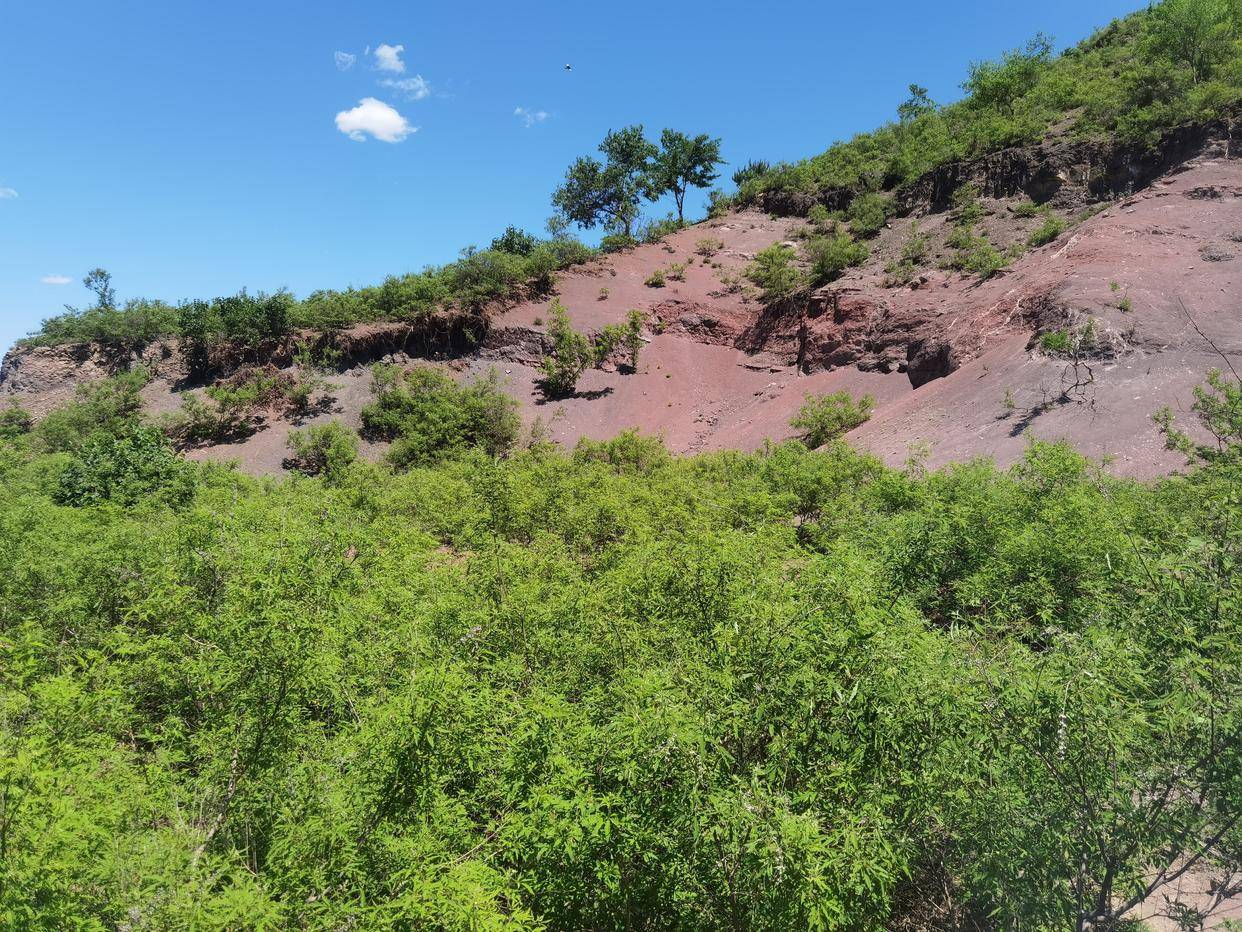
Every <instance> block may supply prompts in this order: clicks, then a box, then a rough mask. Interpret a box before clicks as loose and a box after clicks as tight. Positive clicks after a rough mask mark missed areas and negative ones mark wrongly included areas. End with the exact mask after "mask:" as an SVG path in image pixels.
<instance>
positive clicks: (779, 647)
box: [0, 376, 1242, 932]
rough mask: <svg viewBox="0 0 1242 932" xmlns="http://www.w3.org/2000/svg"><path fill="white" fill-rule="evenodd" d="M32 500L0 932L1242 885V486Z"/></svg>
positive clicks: (766, 470)
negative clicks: (1174, 876) (1181, 883)
mask: <svg viewBox="0 0 1242 932" xmlns="http://www.w3.org/2000/svg"><path fill="white" fill-rule="evenodd" d="M415 378H416V380H419V381H420V384H421V380H423V379H426V378H427V377H426V376H416V377H415ZM405 382H406V380H405V377H401V378H400V379H399V380H398V379H396V378H393V379H388V380H387V381H386V384H389V385H391V386H393V387H392V388H391V389H390V390H391V391H394V392H395V391H398V387H397V386H398V384H401V385H402V386H404V387H401V388H400V389H399V390H400V391H404V392H407V393H408V394H411V395H412V394H414V393H415V388H414V387H413V386H406V385H405V384H404V383H405ZM447 389H448V386H447V385H444V384H443V383H440V384H438V385H436V386H435V387H434V391H433V394H435V395H438V396H442V395H443V394H444V393H445V392H446V391H447ZM431 413H434V406H432V411H431ZM399 420H400V422H402V423H404V420H405V419H399ZM1221 423H1222V424H1223V423H1224V422H1221ZM1222 429H1223V428H1222ZM1235 441H1236V438H1235ZM19 444H20V441H19ZM3 462H4V467H3V468H2V469H0V710H3V714H0V791H2V794H3V795H2V796H0V799H3V800H4V805H3V807H0V837H2V838H3V840H4V841H3V845H4V847H3V850H2V851H0V925H4V926H5V927H11V928H114V927H115V928H120V927H127V928H137V927H145V928H157V929H163V928H264V927H266V928H310V929H340V928H356V929H384V928H394V927H398V928H419V927H426V928H453V929H536V928H542V929H553V930H556V929H566V930H569V929H624V928H657V927H658V928H679V929H772V930H775V929H795V928H796V929H802V928H821V929H839V930H846V929H849V930H875V932H879V930H881V929H910V928H920V927H922V928H926V927H928V926H927V925H926V923H925V920H926V917H927V916H929V915H931V916H950V917H953V918H954V925H953V927H955V928H989V927H992V928H1010V929H1016V928H1021V929H1031V930H1048V932H1052V930H1063V929H1067V928H1068V929H1072V928H1079V927H1091V928H1099V929H1103V928H1115V927H1116V924H1115V923H1114V922H1113V919H1114V918H1115V917H1117V915H1118V914H1119V913H1122V912H1123V910H1124V909H1125V908H1126V907H1127V906H1128V905H1129V904H1132V903H1133V902H1135V901H1137V900H1138V899H1140V898H1141V897H1142V895H1143V894H1144V893H1146V892H1148V888H1149V885H1150V884H1151V883H1152V882H1153V881H1154V880H1155V879H1156V878H1158V877H1160V876H1161V875H1162V874H1163V875H1168V874H1169V873H1171V872H1172V871H1175V870H1178V869H1180V868H1181V867H1182V866H1184V865H1185V864H1186V863H1187V859H1188V858H1191V859H1193V865H1194V869H1195V870H1196V871H1197V872H1206V873H1207V874H1209V875H1215V874H1217V873H1218V872H1222V871H1228V870H1229V869H1231V868H1232V869H1235V870H1236V868H1237V866H1238V865H1237V851H1238V846H1239V842H1240V841H1242V839H1240V838H1239V836H1238V829H1237V811H1238V791H1237V787H1238V781H1239V779H1242V776H1240V771H1239V766H1240V765H1239V759H1238V754H1237V747H1238V735H1239V731H1240V729H1242V721H1240V720H1239V714H1240V710H1242V703H1240V702H1239V700H1240V699H1242V696H1240V695H1239V689H1240V687H1239V683H1240V677H1239V675H1238V674H1239V669H1240V668H1239V660H1240V659H1242V658H1240V653H1239V652H1240V650H1242V648H1240V646H1239V645H1242V630H1240V625H1239V619H1240V618H1242V604H1240V601H1239V590H1238V581H1237V578H1236V577H1237V574H1236V566H1237V560H1238V556H1239V547H1240V546H1242V540H1239V537H1238V533H1237V529H1238V527H1239V522H1240V519H1242V515H1240V514H1239V508H1240V507H1242V506H1240V504H1239V502H1238V499H1237V493H1236V489H1237V487H1238V483H1239V479H1240V477H1239V476H1238V474H1237V465H1236V462H1235V463H1233V464H1230V463H1228V462H1225V461H1223V460H1217V461H1215V462H1212V463H1210V464H1208V465H1206V466H1203V467H1199V468H1197V469H1195V470H1193V471H1192V472H1191V473H1190V474H1188V475H1187V476H1185V477H1177V478H1171V479H1168V480H1166V481H1162V482H1158V483H1153V484H1149V485H1141V484H1137V483H1134V482H1130V481H1122V480H1116V479H1111V478H1108V477H1107V476H1105V475H1102V474H1101V472H1100V471H1099V470H1098V469H1097V468H1095V467H1093V466H1092V465H1091V464H1088V463H1086V462H1084V461H1083V460H1081V459H1080V458H1079V457H1077V456H1076V455H1074V454H1073V453H1072V452H1071V451H1069V450H1068V449H1066V448H1064V447H1057V446H1047V445H1035V446H1033V447H1032V448H1031V450H1030V451H1029V453H1028V454H1027V456H1026V457H1025V459H1024V460H1023V461H1022V462H1020V463H1019V464H1018V465H1017V466H1015V467H1014V468H1013V469H1012V470H1010V471H1008V472H1002V471H1000V470H997V469H996V468H995V467H993V466H991V465H989V464H988V463H985V462H977V463H972V464H969V465H963V466H958V467H954V468H951V469H946V470H943V471H937V472H931V473H926V474H924V473H922V472H905V473H903V472H897V471H894V470H889V469H885V468H884V467H882V466H881V465H880V464H879V463H877V462H876V461H875V460H872V459H870V458H867V457H863V456H860V455H858V454H855V453H853V452H851V451H850V450H849V449H848V448H847V447H845V446H844V445H843V444H830V445H828V446H827V447H826V448H825V449H824V451H823V452H810V451H808V450H807V449H806V448H805V447H804V446H803V445H801V444H799V443H796V442H794V443H787V444H780V445H775V446H770V447H768V448H767V449H765V450H763V451H761V452H759V453H755V454H741V453H736V452H729V453H719V454H712V455H704V456H698V457H689V458H673V457H669V456H668V455H667V454H666V453H665V452H664V451H663V450H662V449H661V448H660V446H659V444H658V442H656V441H653V440H650V439H645V438H640V437H638V436H637V435H634V434H625V435H622V436H621V437H618V438H616V439H615V440H612V441H608V442H605V443H593V442H589V441H587V442H584V443H583V444H582V445H581V446H580V447H579V449H578V450H577V451H576V452H575V453H574V454H573V456H572V457H569V456H565V455H561V454H558V453H555V452H550V451H549V450H548V449H547V448H546V447H544V448H540V449H539V450H538V451H536V452H530V453H525V452H524V453H519V454H515V455H513V456H511V457H510V458H507V459H502V460H500V461H496V460H494V459H493V458H491V457H489V456H485V455H482V454H480V453H479V452H478V451H473V450H471V449H468V448H459V451H458V455H456V456H455V457H453V458H450V459H447V460H443V461H441V462H438V463H436V464H434V465H430V464H429V465H424V466H421V467H420V468H416V469H413V470H411V471H410V472H408V473H406V474H398V475H393V474H389V473H386V472H383V471H381V470H377V469H363V470H358V471H356V472H355V471H351V472H349V473H347V474H346V475H344V476H343V477H342V478H341V479H340V481H339V482H336V483H335V484H325V483H323V482H321V481H319V480H314V479H312V480H297V481H292V482H274V481H271V480H263V481H259V480H250V479H247V478H245V477H242V476H240V475H237V474H234V473H228V472H223V471H204V472H202V473H201V479H200V481H199V482H198V483H197V485H196V487H195V489H194V490H193V491H192V494H191V497H190V498H189V499H188V500H186V501H185V502H184V503H183V504H182V505H181V506H180V507H178V508H177V509H175V510H174V509H169V508H168V507H167V506H165V505H163V504H161V503H160V502H158V501H151V502H145V501H144V502H143V503H141V504H139V505H138V506H136V507H132V508H131V507H129V506H125V505H122V504H118V503H117V502H110V503H108V504H107V505H106V506H105V507H95V506H91V505H85V506H82V507H65V506H62V505H59V504H57V503H56V501H55V500H54V496H53V495H52V494H51V492H50V491H49V490H48V488H47V483H46V478H47V476H48V475H49V471H50V468H51V467H53V466H55V465H56V463H57V462H58V460H56V459H53V460H47V459H45V458H42V457H37V456H34V455H32V454H30V453H26V452H23V449H22V448H21V446H20V445H19V446H15V447H10V448H8V449H7V450H6V451H5V453H4V458H3ZM188 468H191V469H195V470H198V469H199V467H196V466H194V467H188ZM1174 886H1175V885H1174ZM1165 892H1168V893H1170V895H1173V896H1176V893H1175V890H1174V888H1173V886H1171V887H1169V888H1166V891H1165ZM1155 899H1156V900H1157V901H1158V895H1157V896H1156V897H1155ZM1131 914H1132V911H1131ZM921 922H923V923H924V924H923V925H920V923H921Z"/></svg>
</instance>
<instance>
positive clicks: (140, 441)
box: [52, 425, 194, 505]
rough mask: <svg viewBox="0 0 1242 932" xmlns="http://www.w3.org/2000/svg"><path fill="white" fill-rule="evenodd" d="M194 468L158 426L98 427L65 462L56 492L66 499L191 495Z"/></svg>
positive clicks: (123, 501)
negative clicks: (109, 428)
mask: <svg viewBox="0 0 1242 932" xmlns="http://www.w3.org/2000/svg"><path fill="white" fill-rule="evenodd" d="M193 490H194V474H193V472H192V471H191V469H190V467H189V466H188V464H187V463H186V462H185V461H184V460H183V459H182V458H181V457H180V456H178V455H177V453H176V451H175V450H173V448H172V446H171V445H170V444H169V443H168V440H167V439H166V438H165V436H164V434H163V433H162V432H161V431H159V430H157V429H155V428H154V427H144V426H141V425H137V426H132V427H126V428H123V429H120V430H119V431H117V432H115V433H112V432H106V431H98V432H96V433H95V434H93V435H92V436H91V437H90V439H89V440H87V441H86V442H85V443H84V444H83V445H82V448H81V449H80V450H79V451H78V452H77V454H76V455H75V456H74V457H73V458H72V459H71V460H70V461H69V462H68V463H67V464H66V465H65V467H64V468H63V469H62V470H61V472H60V475H59V477H58V478H57V484H56V488H55V490H54V491H53V493H52V497H53V499H54V500H55V501H57V502H59V503H60V504H62V505H98V504H100V503H102V502H115V503H117V504H120V505H136V504H138V503H139V502H148V503H152V502H167V503H170V504H177V503H182V502H184V501H186V500H187V499H188V498H189V497H190V495H192V494H193Z"/></svg>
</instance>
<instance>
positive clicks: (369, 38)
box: [0, 0, 1137, 349]
mask: <svg viewBox="0 0 1242 932" xmlns="http://www.w3.org/2000/svg"><path fill="white" fill-rule="evenodd" d="M1136 5H1137V4H1136V3H1135V0H1128V2H1114V0H1094V2H1082V0H1045V2H1043V3H1041V4H1010V3H997V2H994V0H993V2H949V0H945V2H940V3H936V4H928V3H926V2H907V0H889V2H875V0H872V2H868V3H853V2H835V3H825V2H800V3H788V2H786V3H781V2H776V3H770V4H754V3H735V2H724V3H716V4H711V5H708V4H678V3H669V2H667V0H664V2H646V0H639V2H630V3H625V4H620V3H618V4H584V3H536V4H514V3H490V2H483V3H472V4H464V3H453V4H450V3H439V4H421V3H396V2H389V3H373V2H355V3H348V4H347V3H341V2H339V0H336V2H321V0H302V2H297V3H293V2H269V0H251V2H247V3H239V2H233V0H223V2H212V3H205V2H200V3H160V4H156V3H137V2H117V3H106V4H101V3H98V2H90V3H86V2H77V0H70V2H60V3H36V2H33V0H13V2H12V3H10V4H7V5H6V11H5V15H4V17H3V22H2V28H0V349H3V348H7V347H8V346H9V345H10V344H11V343H12V342H13V340H15V339H17V338H18V337H20V336H22V335H23V334H25V333H27V332H28V331H30V330H31V329H32V328H35V327H37V326H38V323H39V321H40V320H41V319H42V318H43V317H46V316H48V315H51V314H54V313H57V312H58V311H59V310H60V309H61V307H62V305H63V304H65V303H72V304H84V303H88V302H87V299H88V295H87V293H86V292H85V291H84V290H83V288H82V287H81V284H80V279H81V277H82V275H83V273H84V272H85V271H86V270H87V269H89V268H93V267H95V266H103V267H104V268H107V269H108V270H110V271H111V272H112V274H113V278H114V283H115V285H116V288H117V291H118V294H119V296H120V297H121V298H127V297H134V296H138V295H143V296H147V297H159V298H164V299H167V300H178V299H181V298H189V297H210V296H213V295H219V294H228V293H232V292H235V291H236V290H237V289H238V288H240V287H242V286H243V285H244V286H247V287H249V288H250V289H251V290H255V289H266V290H274V289H276V288H280V287H288V288H290V289H292V290H293V291H294V292H295V293H297V294H299V295H304V294H306V293H308V292H310V291H313V290H314V289H317V288H341V287H345V286H348V285H351V284H352V285H366V284H371V283H374V282H378V281H380V280H382V279H383V278H384V276H386V275H388V274H393V273H401V272H405V271H413V270H417V269H420V268H421V267H422V266H424V265H425V264H427V263H433V262H444V261H447V260H449V259H452V258H454V256H455V255H456V254H457V252H458V250H459V249H460V248H461V247H462V246H465V245H467V244H471V243H474V244H480V245H485V244H486V243H487V242H488V241H489V240H490V239H491V237H493V236H494V235H496V234H497V233H499V232H500V231H501V230H503V228H504V227H505V225H506V224H508V223H513V224H517V225H519V226H524V227H526V228H528V229H530V230H533V231H542V229H543V224H544V221H545V220H546V219H547V217H548V215H549V213H550V212H551V211H550V207H549V203H548V201H549V195H550V194H551V191H552V189H553V188H554V187H555V186H556V185H557V183H558V181H559V180H560V178H561V176H562V175H563V173H564V170H565V167H566V166H567V165H568V164H569V163H570V162H571V161H572V160H573V159H574V158H575V157H576V156H578V155H581V154H585V153H590V152H593V151H594V148H595V146H596V145H597V144H598V142H599V140H600V139H601V138H602V136H603V134H604V133H605V132H606V131H607V130H608V129H609V128H613V127H620V126H623V125H626V124H629V123H638V122H641V123H644V124H645V125H646V127H647V129H648V133H649V136H651V137H653V138H654V137H656V136H658V134H659V130H660V128H662V127H664V126H672V127H676V128H678V129H682V130H684V131H687V132H692V133H698V132H706V133H710V134H711V135H713V136H719V137H721V138H722V139H723V153H724V156H725V158H726V159H727V160H728V161H729V162H730V163H733V164H734V165H736V164H740V163H742V162H745V161H746V160H747V159H749V158H764V159H768V160H770V161H775V160H779V159H794V158H799V157H802V156H806V155H810V154H813V153H815V152H817V151H820V150H822V149H824V148H825V147H826V146H827V145H829V144H830V143H831V142H833V141H834V140H836V139H839V138H845V137H848V136H850V135H852V134H853V133H855V132H858V131H860V130H865V129H869V128H871V127H873V126H875V125H876V124H878V123H879V122H881V121H883V120H885V119H887V118H888V117H889V116H890V115H891V114H892V113H893V112H894V109H895V107H896V105H897V104H898V103H899V102H900V101H901V100H902V98H903V97H904V96H905V90H906V85H907V84H908V83H910V82H911V81H917V82H919V83H921V84H924V85H926V86H927V87H928V88H929V89H930V90H931V94H932V97H933V98H934V99H936V100H939V101H941V102H947V101H950V100H953V99H955V98H956V97H957V96H958V95H959V93H960V91H959V89H958V86H959V84H960V83H961V81H962V79H963V77H964V75H965V70H966V66H967V63H968V62H969V61H971V60H973V59H979V58H986V57H993V56H995V55H996V54H997V53H999V52H1000V51H1001V50H1002V49H1005V48H1010V47H1014V46H1017V45H1019V44H1021V43H1023V42H1024V41H1025V40H1026V39H1028V38H1029V37H1030V36H1031V35H1033V34H1034V33H1035V32H1037V31H1040V30H1042V31H1044V32H1047V33H1049V34H1051V35H1053V36H1054V37H1055V38H1056V39H1057V42H1058V46H1064V45H1067V44H1070V43H1072V42H1075V41H1077V40H1078V39H1080V38H1082V37H1083V36H1085V35H1087V34H1089V33H1090V32H1091V30H1092V29H1093V28H1094V27H1096V26H1100V25H1103V24H1104V23H1106V22H1108V21H1109V20H1110V19H1112V18H1114V17H1116V16H1119V15H1122V14H1124V13H1126V12H1128V11H1129V10H1131V9H1133V8H1134V7H1135V6H1136ZM398 46H400V47H401V50H400V51H399V52H397V51H394V50H395V49H396V48H397V47H398ZM338 52H340V53H344V54H345V56H353V59H352V64H350V61H351V60H350V58H348V57H344V58H341V57H340V56H338V55H337V54H336V53H338ZM566 63H570V64H572V65H573V70H572V71H571V72H568V73H567V72H566V71H565V70H564V65H565V64H566ZM347 65H348V67H346V66H347ZM398 66H399V67H398ZM368 98H370V99H373V100H374V101H376V103H363V102H364V101H366V100H367V99H368ZM359 107H361V110H357V109H356V108H359ZM390 108H391V109H390ZM518 108H521V110H520V111H519V109H518ZM351 111H352V113H351ZM392 111H395V113H394V112H392ZM338 114H342V115H343V116H341V117H340V118H338ZM338 124H340V125H339V126H338ZM372 132H375V133H379V134H380V135H381V136H384V137H386V138H387V139H389V140H392V141H384V140H383V139H379V138H376V137H375V136H373V135H370V133H372ZM353 137H357V138H360V139H362V140H363V141H357V138H353ZM729 171H730V169H729V168H726V169H725V171H724V177H725V178H726V179H727V176H728V173H729ZM701 204H702V198H701V197H693V198H692V199H691V203H690V204H688V207H689V208H692V211H691V212H692V213H694V214H695V215H698V214H699V213H700V212H701ZM61 278H64V279H68V282H67V283H65V284H55V283H54V282H57V281H60V279H61Z"/></svg>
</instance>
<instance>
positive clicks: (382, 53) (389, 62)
mask: <svg viewBox="0 0 1242 932" xmlns="http://www.w3.org/2000/svg"><path fill="white" fill-rule="evenodd" d="M404 51H405V46H404V45H384V44H383V43H381V44H379V45H377V46H376V47H375V67H376V68H377V69H378V70H380V71H392V72H395V73H396V74H401V72H403V71H405V62H403V61H402V60H401V53H402V52H404Z"/></svg>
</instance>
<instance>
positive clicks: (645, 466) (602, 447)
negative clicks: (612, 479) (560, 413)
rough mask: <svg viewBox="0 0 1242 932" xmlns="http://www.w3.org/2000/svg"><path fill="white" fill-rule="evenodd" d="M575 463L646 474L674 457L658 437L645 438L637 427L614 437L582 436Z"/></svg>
mask: <svg viewBox="0 0 1242 932" xmlns="http://www.w3.org/2000/svg"><path fill="white" fill-rule="evenodd" d="M573 459H574V462H575V463H606V464H607V465H609V466H611V467H612V468H613V469H615V470H616V471H617V472H622V473H625V472H635V473H642V474H647V473H650V472H651V471H652V470H655V469H658V468H660V467H661V466H664V465H666V464H667V463H668V462H669V461H670V460H671V459H672V457H671V456H670V455H669V452H668V449H667V448H666V447H665V446H664V441H663V440H662V439H660V438H659V437H643V436H641V435H640V434H639V433H638V431H637V430H634V429H630V430H624V431H622V432H621V433H619V434H617V436H615V437H613V438H612V439H611V440H591V439H589V438H587V437H583V438H581V439H580V440H579V441H578V444H577V446H575V447H574V455H573Z"/></svg>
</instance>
